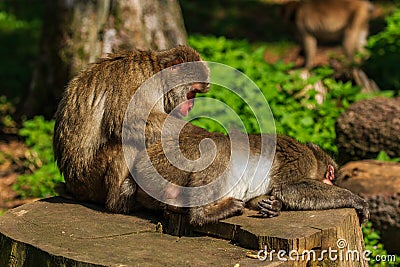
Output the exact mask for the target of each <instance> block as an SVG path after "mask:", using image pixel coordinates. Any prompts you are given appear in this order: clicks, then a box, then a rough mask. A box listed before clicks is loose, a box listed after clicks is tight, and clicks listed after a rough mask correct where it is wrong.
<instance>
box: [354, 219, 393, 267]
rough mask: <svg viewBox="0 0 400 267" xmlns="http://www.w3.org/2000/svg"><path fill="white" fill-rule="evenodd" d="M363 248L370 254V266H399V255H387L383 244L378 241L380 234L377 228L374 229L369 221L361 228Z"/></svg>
mask: <svg viewBox="0 0 400 267" xmlns="http://www.w3.org/2000/svg"><path fill="white" fill-rule="evenodd" d="M362 231H363V235H364V243H365V249H366V250H367V251H369V252H370V253H371V254H370V255H368V257H369V258H370V261H369V264H370V266H399V265H400V256H396V255H388V253H387V251H386V250H385V249H384V247H383V245H382V244H381V243H380V239H381V237H380V234H379V232H378V231H377V230H374V228H373V227H372V223H371V222H367V223H366V224H365V225H364V226H363V228H362Z"/></svg>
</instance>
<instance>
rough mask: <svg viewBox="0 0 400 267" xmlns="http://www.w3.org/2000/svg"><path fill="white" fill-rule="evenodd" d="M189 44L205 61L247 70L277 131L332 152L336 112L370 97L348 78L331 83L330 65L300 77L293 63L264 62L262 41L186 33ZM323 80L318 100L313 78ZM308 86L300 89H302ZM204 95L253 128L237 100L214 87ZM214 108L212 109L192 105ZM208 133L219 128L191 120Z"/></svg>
mask: <svg viewBox="0 0 400 267" xmlns="http://www.w3.org/2000/svg"><path fill="white" fill-rule="evenodd" d="M189 43H190V45H191V46H193V47H194V48H195V49H196V50H198V51H199V52H200V54H201V55H202V57H203V59H204V60H207V61H215V62H220V63H224V64H227V65H229V66H231V67H233V68H236V69H238V70H240V71H242V72H243V73H244V74H246V75H247V76H248V77H249V78H250V79H251V80H253V81H254V82H255V83H256V84H257V86H258V87H259V88H260V89H261V91H262V92H263V94H264V96H265V98H266V99H267V101H268V103H269V106H270V108H271V110H272V112H273V115H274V118H275V123H276V130H277V132H278V133H281V134H286V135H289V136H292V137H294V138H297V139H298V140H300V141H302V142H313V143H316V144H319V145H321V146H322V148H324V149H325V150H328V151H330V152H332V153H336V152H337V148H336V146H335V137H336V135H335V129H334V126H335V122H336V119H337V118H338V116H339V115H340V114H341V113H342V112H343V111H344V110H345V109H346V108H347V107H348V106H349V105H350V104H351V103H353V102H355V101H357V100H359V99H363V98H367V97H371V96H372V95H362V94H360V93H359V91H360V88H359V87H357V86H353V85H352V84H351V83H350V82H346V83H343V82H340V81H335V80H334V79H332V78H331V76H332V72H333V71H332V70H331V69H329V68H320V69H317V70H316V71H315V72H314V73H313V74H312V76H311V77H310V78H308V79H306V80H304V79H302V78H301V77H300V72H299V71H294V72H291V73H289V70H290V69H291V68H292V66H293V65H292V64H284V63H282V62H278V63H277V64H273V65H272V64H268V63H266V62H265V61H264V57H263V56H264V51H265V50H266V49H268V46H266V45H260V44H258V45H250V44H249V43H248V42H246V41H245V40H242V41H232V40H227V39H225V38H224V37H219V38H216V37H205V36H191V37H190V38H189ZM317 81H322V83H323V84H324V86H325V87H326V88H327V89H328V92H327V94H326V96H325V100H324V101H323V103H322V104H318V103H317V101H316V99H315V96H316V95H317V94H318V92H317V91H316V90H315V86H314V84H315V82H317ZM307 86H308V87H311V88H310V89H309V90H304V88H305V87H307ZM206 96H207V97H212V98H216V99H219V100H221V101H223V102H224V103H226V104H227V105H229V106H230V107H231V108H232V109H233V110H235V112H236V113H237V114H238V115H239V116H240V117H241V118H242V119H243V123H244V124H245V127H246V129H247V130H248V132H250V133H256V132H257V131H258V129H257V127H255V123H254V121H253V119H252V118H250V117H249V113H248V110H247V109H246V107H245V106H244V105H243V103H242V102H241V101H238V100H236V99H235V98H233V97H232V96H231V94H229V93H226V90H225V91H221V90H220V88H218V87H216V86H214V87H212V89H211V90H210V92H208V93H207V94H206ZM196 108H199V109H201V108H207V109H210V108H213V107H196V105H195V109H196ZM193 123H194V124H197V125H198V126H201V127H204V128H206V129H208V130H210V131H221V126H220V125H218V124H217V123H215V122H212V121H210V120H206V119H199V120H197V121H193Z"/></svg>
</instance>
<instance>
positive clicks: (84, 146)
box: [53, 46, 209, 213]
mask: <svg viewBox="0 0 400 267" xmlns="http://www.w3.org/2000/svg"><path fill="white" fill-rule="evenodd" d="M198 61H201V58H200V55H199V54H198V53H197V52H196V51H195V50H194V49H192V48H191V47H188V46H177V47H175V48H172V49H168V50H163V51H141V50H133V51H128V52H122V53H118V54H113V55H110V56H109V57H107V58H104V59H100V60H99V61H97V62H96V63H94V64H91V65H90V66H89V67H88V68H87V69H85V70H83V71H82V72H81V73H80V74H79V75H77V77H75V78H74V79H73V80H72V81H71V82H70V83H69V85H68V87H67V88H66V90H65V92H64V96H63V98H62V99H61V101H60V103H59V106H58V110H57V113H56V115H55V120H56V122H55V127H54V139H53V147H54V155H55V159H56V161H57V165H58V167H59V169H60V171H61V173H62V174H63V175H64V178H65V182H66V185H65V189H66V193H68V194H70V195H72V196H73V198H75V199H77V200H80V201H87V202H94V203H98V204H102V205H105V207H106V209H107V210H108V211H111V212H117V213H128V212H129V210H128V208H129V206H128V205H126V203H127V202H129V197H131V196H132V194H130V192H134V191H135V190H136V187H135V184H132V183H130V181H131V180H132V179H131V178H130V179H127V177H128V176H129V175H130V174H129V169H128V167H127V165H126V162H125V158H124V153H123V148H122V136H123V122H124V117H125V115H126V114H127V113H128V106H130V109H129V114H130V115H132V114H133V116H131V117H130V119H132V120H131V121H129V122H128V124H129V125H131V127H130V129H129V130H130V131H131V134H132V136H131V138H132V140H130V141H131V142H133V143H135V145H136V146H135V149H136V150H137V151H140V150H141V149H144V148H145V145H144V144H143V145H142V144H141V143H140V142H139V141H138V139H140V138H141V137H142V136H143V135H144V129H145V130H146V139H145V143H146V145H149V144H151V143H152V142H155V141H157V140H159V139H160V137H161V128H162V125H163V124H164V120H165V119H166V118H167V117H168V114H170V113H171V115H172V116H170V117H172V118H170V119H171V120H173V121H175V124H185V122H184V121H183V120H180V118H181V117H183V116H186V115H187V114H188V112H189V111H190V109H191V108H192V107H193V105H194V98H195V96H196V93H202V92H206V91H208V89H209V84H208V82H207V79H208V76H209V70H208V68H207V67H206V66H205V64H203V63H202V62H199V64H197V65H196V64H194V63H192V64H194V65H195V66H194V67H195V68H196V69H195V70H192V69H190V68H189V69H188V73H186V72H185V71H186V70H187V69H186V68H185V67H184V65H182V64H181V63H185V62H198ZM189 65H190V64H189ZM191 66H192V65H191ZM181 68H183V70H182V71H183V72H185V74H190V75H193V77H192V78H194V80H193V82H192V83H185V84H180V83H178V86H176V87H172V88H168V83H169V84H171V83H174V82H176V81H174V79H176V80H177V81H178V82H180V81H181V78H182V75H174V74H177V73H178V72H179V71H180V70H181ZM162 70H166V71H169V72H170V73H172V75H170V77H169V78H168V77H167V78H166V79H165V80H162V79H161V80H159V81H158V82H159V83H154V84H152V85H153V86H152V87H146V88H145V90H139V88H141V86H142V85H143V84H144V83H145V82H146V81H148V79H149V78H150V77H153V75H155V74H156V73H159V72H160V71H162ZM178 74H179V73H178ZM197 81H198V82H197ZM169 89H171V90H169ZM139 91H140V92H139ZM134 95H138V96H139V97H136V98H135V100H132V99H133V96H134ZM132 101H136V102H133V103H132ZM153 104H155V105H153ZM146 111H148V112H149V116H148V117H147V120H146V118H143V117H141V114H140V113H141V112H146ZM135 115H137V116H135ZM185 131H187V132H202V131H204V130H203V129H201V128H198V127H195V126H194V125H192V124H190V123H186V124H185V127H184V128H183V132H185ZM141 146H142V147H141ZM135 154H136V152H132V151H131V154H130V156H131V157H135Z"/></svg>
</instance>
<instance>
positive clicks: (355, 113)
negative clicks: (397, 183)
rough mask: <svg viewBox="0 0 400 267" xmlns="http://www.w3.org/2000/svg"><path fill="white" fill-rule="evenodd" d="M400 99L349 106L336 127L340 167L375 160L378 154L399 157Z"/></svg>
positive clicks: (382, 99) (379, 100)
mask: <svg viewBox="0 0 400 267" xmlns="http://www.w3.org/2000/svg"><path fill="white" fill-rule="evenodd" d="M399 114H400V98H395V99H389V98H382V97H377V98H372V99H368V100H362V101H358V102H356V103H354V104H353V105H351V106H350V107H349V108H348V109H347V110H346V112H345V113H343V114H342V115H341V116H340V117H339V118H338V120H337V123H336V126H335V128H336V143H337V146H338V151H339V157H338V159H340V161H341V163H345V162H349V161H353V160H359V159H373V158H376V156H377V155H378V153H379V152H380V151H385V152H386V153H387V155H388V156H389V157H399V156H400V115H399Z"/></svg>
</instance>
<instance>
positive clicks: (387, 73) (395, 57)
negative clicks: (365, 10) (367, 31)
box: [365, 8, 400, 90]
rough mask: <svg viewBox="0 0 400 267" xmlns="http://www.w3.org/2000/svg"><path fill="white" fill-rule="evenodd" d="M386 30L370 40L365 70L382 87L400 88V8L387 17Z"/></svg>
mask: <svg viewBox="0 0 400 267" xmlns="http://www.w3.org/2000/svg"><path fill="white" fill-rule="evenodd" d="M386 23H387V26H386V28H385V30H384V31H382V32H379V33H378V34H376V35H374V36H371V37H370V38H369V40H368V49H369V51H370V53H371V55H370V58H369V59H368V60H367V61H366V62H365V70H366V72H367V73H368V75H369V76H370V77H371V78H373V79H374V80H375V81H376V82H377V83H378V85H379V86H380V87H381V89H390V90H399V89H400V79H399V77H400V69H399V68H398V65H399V62H400V8H397V9H396V10H395V11H394V12H393V14H391V15H390V16H388V17H387V18H386Z"/></svg>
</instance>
